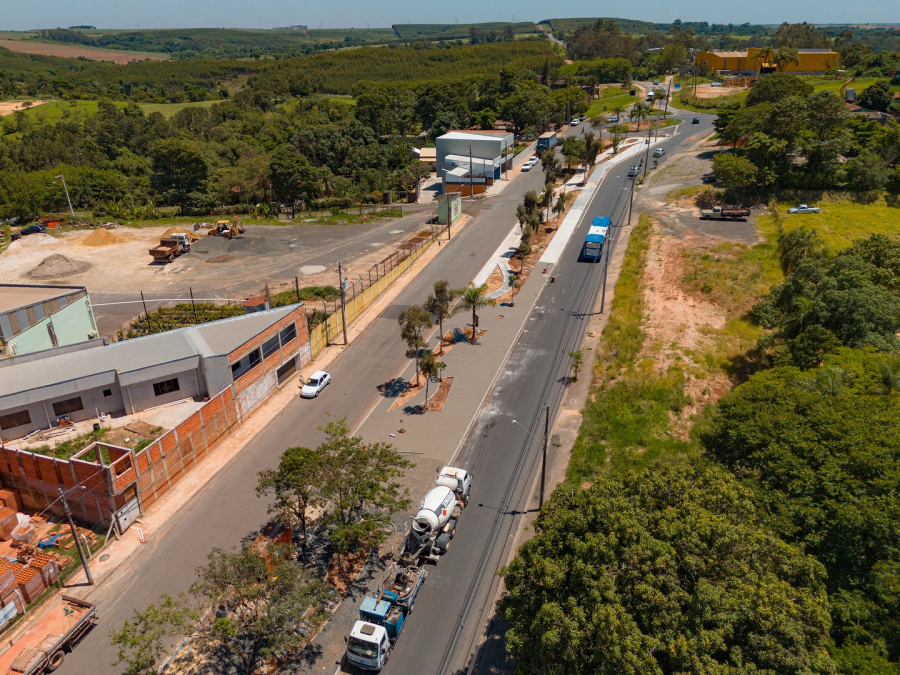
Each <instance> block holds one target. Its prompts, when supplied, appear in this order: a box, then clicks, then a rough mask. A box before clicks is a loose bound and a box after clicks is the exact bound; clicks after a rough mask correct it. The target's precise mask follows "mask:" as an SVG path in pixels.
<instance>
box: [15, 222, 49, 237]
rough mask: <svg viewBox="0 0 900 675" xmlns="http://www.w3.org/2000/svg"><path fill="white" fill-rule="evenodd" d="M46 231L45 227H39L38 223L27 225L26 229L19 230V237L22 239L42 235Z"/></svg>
mask: <svg viewBox="0 0 900 675" xmlns="http://www.w3.org/2000/svg"><path fill="white" fill-rule="evenodd" d="M46 231H47V226H46V225H41V224H40V223H38V224H36V225H29V226H28V227H23V228H22V229H21V230H19V235H20V236H22V237H24V236H26V235H28V234H43V233H44V232H46Z"/></svg>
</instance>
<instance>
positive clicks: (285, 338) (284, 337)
mask: <svg viewBox="0 0 900 675" xmlns="http://www.w3.org/2000/svg"><path fill="white" fill-rule="evenodd" d="M278 337H280V338H281V346H282V347H283V346H284V345H286V344H287V343H288V342H290V341H291V340H293V339H294V338H295V337H297V324H296V323H291V324H289V325H287V326H285V327H284V328H282V329H281V333H279V334H278Z"/></svg>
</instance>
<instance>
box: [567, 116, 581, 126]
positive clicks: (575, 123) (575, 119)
mask: <svg viewBox="0 0 900 675" xmlns="http://www.w3.org/2000/svg"><path fill="white" fill-rule="evenodd" d="M579 124H581V118H580V117H573V118H572V120H571V121H570V122H569V126H570V127H577V126H578V125H579Z"/></svg>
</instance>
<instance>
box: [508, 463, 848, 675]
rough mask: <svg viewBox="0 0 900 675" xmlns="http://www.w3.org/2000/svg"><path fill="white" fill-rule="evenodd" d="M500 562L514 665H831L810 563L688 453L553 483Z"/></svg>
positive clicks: (532, 668)
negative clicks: (514, 551)
mask: <svg viewBox="0 0 900 675" xmlns="http://www.w3.org/2000/svg"><path fill="white" fill-rule="evenodd" d="M535 532H536V535H535V536H534V537H533V538H532V539H530V540H529V541H527V542H526V543H525V544H524V545H523V546H522V548H521V549H520V550H519V553H518V555H517V556H516V558H515V559H514V560H513V562H512V563H511V564H510V566H509V568H507V569H506V570H504V577H505V581H506V589H507V593H506V595H505V596H504V597H503V598H502V600H501V601H500V607H501V610H502V612H503V614H504V615H505V617H506V619H507V620H508V621H509V622H510V624H511V628H510V630H509V631H508V632H507V634H506V641H507V646H508V648H509V649H510V651H512V652H513V653H514V654H515V656H516V659H517V661H516V672H517V673H523V674H524V673H529V674H530V673H536V672H537V673H566V674H567V675H578V674H579V673H585V674H588V673H590V674H592V675H593V674H601V673H610V674H613V673H615V674H617V675H618V674H620V673H633V674H638V673H673V674H674V673H688V672H693V673H734V674H737V673H797V674H800V673H803V674H804V675H806V674H812V673H830V672H833V664H832V663H831V660H830V659H829V657H828V655H827V653H826V652H825V651H824V647H825V644H826V639H827V635H828V629H829V625H830V619H829V616H828V611H827V608H826V598H825V592H824V581H825V573H824V569H823V568H822V566H821V565H820V564H819V563H818V562H816V561H815V560H814V559H813V558H812V557H810V556H807V555H804V554H803V553H802V552H801V551H800V550H799V549H797V548H794V547H792V546H789V545H787V544H785V543H784V542H782V541H780V540H779V539H778V538H776V537H774V536H772V535H771V534H768V533H767V532H766V531H765V530H764V529H763V528H762V527H761V525H760V522H759V517H758V514H757V511H756V509H755V508H754V506H753V504H752V499H751V494H750V492H749V491H748V490H747V489H745V488H743V487H741V486H740V485H739V484H738V483H737V482H736V480H735V479H734V478H733V477H732V476H730V475H729V474H728V473H727V472H725V471H724V470H722V469H719V468H714V467H709V466H693V467H684V468H679V469H661V470H656V471H652V472H646V473H643V474H639V475H627V476H625V477H623V478H611V477H607V478H602V479H601V480H600V481H599V482H597V483H595V484H594V485H593V486H592V487H591V488H589V489H587V490H582V489H577V488H574V487H571V486H569V487H563V488H560V489H558V490H557V491H556V492H555V493H554V495H553V498H552V499H551V500H550V502H549V503H548V504H547V505H546V506H545V507H544V510H543V512H542V513H541V516H540V518H539V519H538V521H537V523H536V524H535Z"/></svg>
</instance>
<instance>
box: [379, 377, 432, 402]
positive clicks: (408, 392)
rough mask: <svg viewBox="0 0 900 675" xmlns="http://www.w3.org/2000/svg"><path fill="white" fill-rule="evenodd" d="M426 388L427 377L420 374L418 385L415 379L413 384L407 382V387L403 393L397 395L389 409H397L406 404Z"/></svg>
mask: <svg viewBox="0 0 900 675" xmlns="http://www.w3.org/2000/svg"><path fill="white" fill-rule="evenodd" d="M424 388H425V378H424V377H422V376H421V375H420V376H419V384H418V386H417V385H416V383H415V380H413V382H412V384H407V385H406V389H404V390H403V393H402V394H400V395H399V396H398V397H397V400H396V401H394V403H393V405H391V407H390V408H388V411H391V410H396V409H397V408H399V407H400V406H402V405H406V402H407V401H409V399H411V398H412V397H413V396H415V395H416V394H418V393H419V392H420V391H422V389H424Z"/></svg>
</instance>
